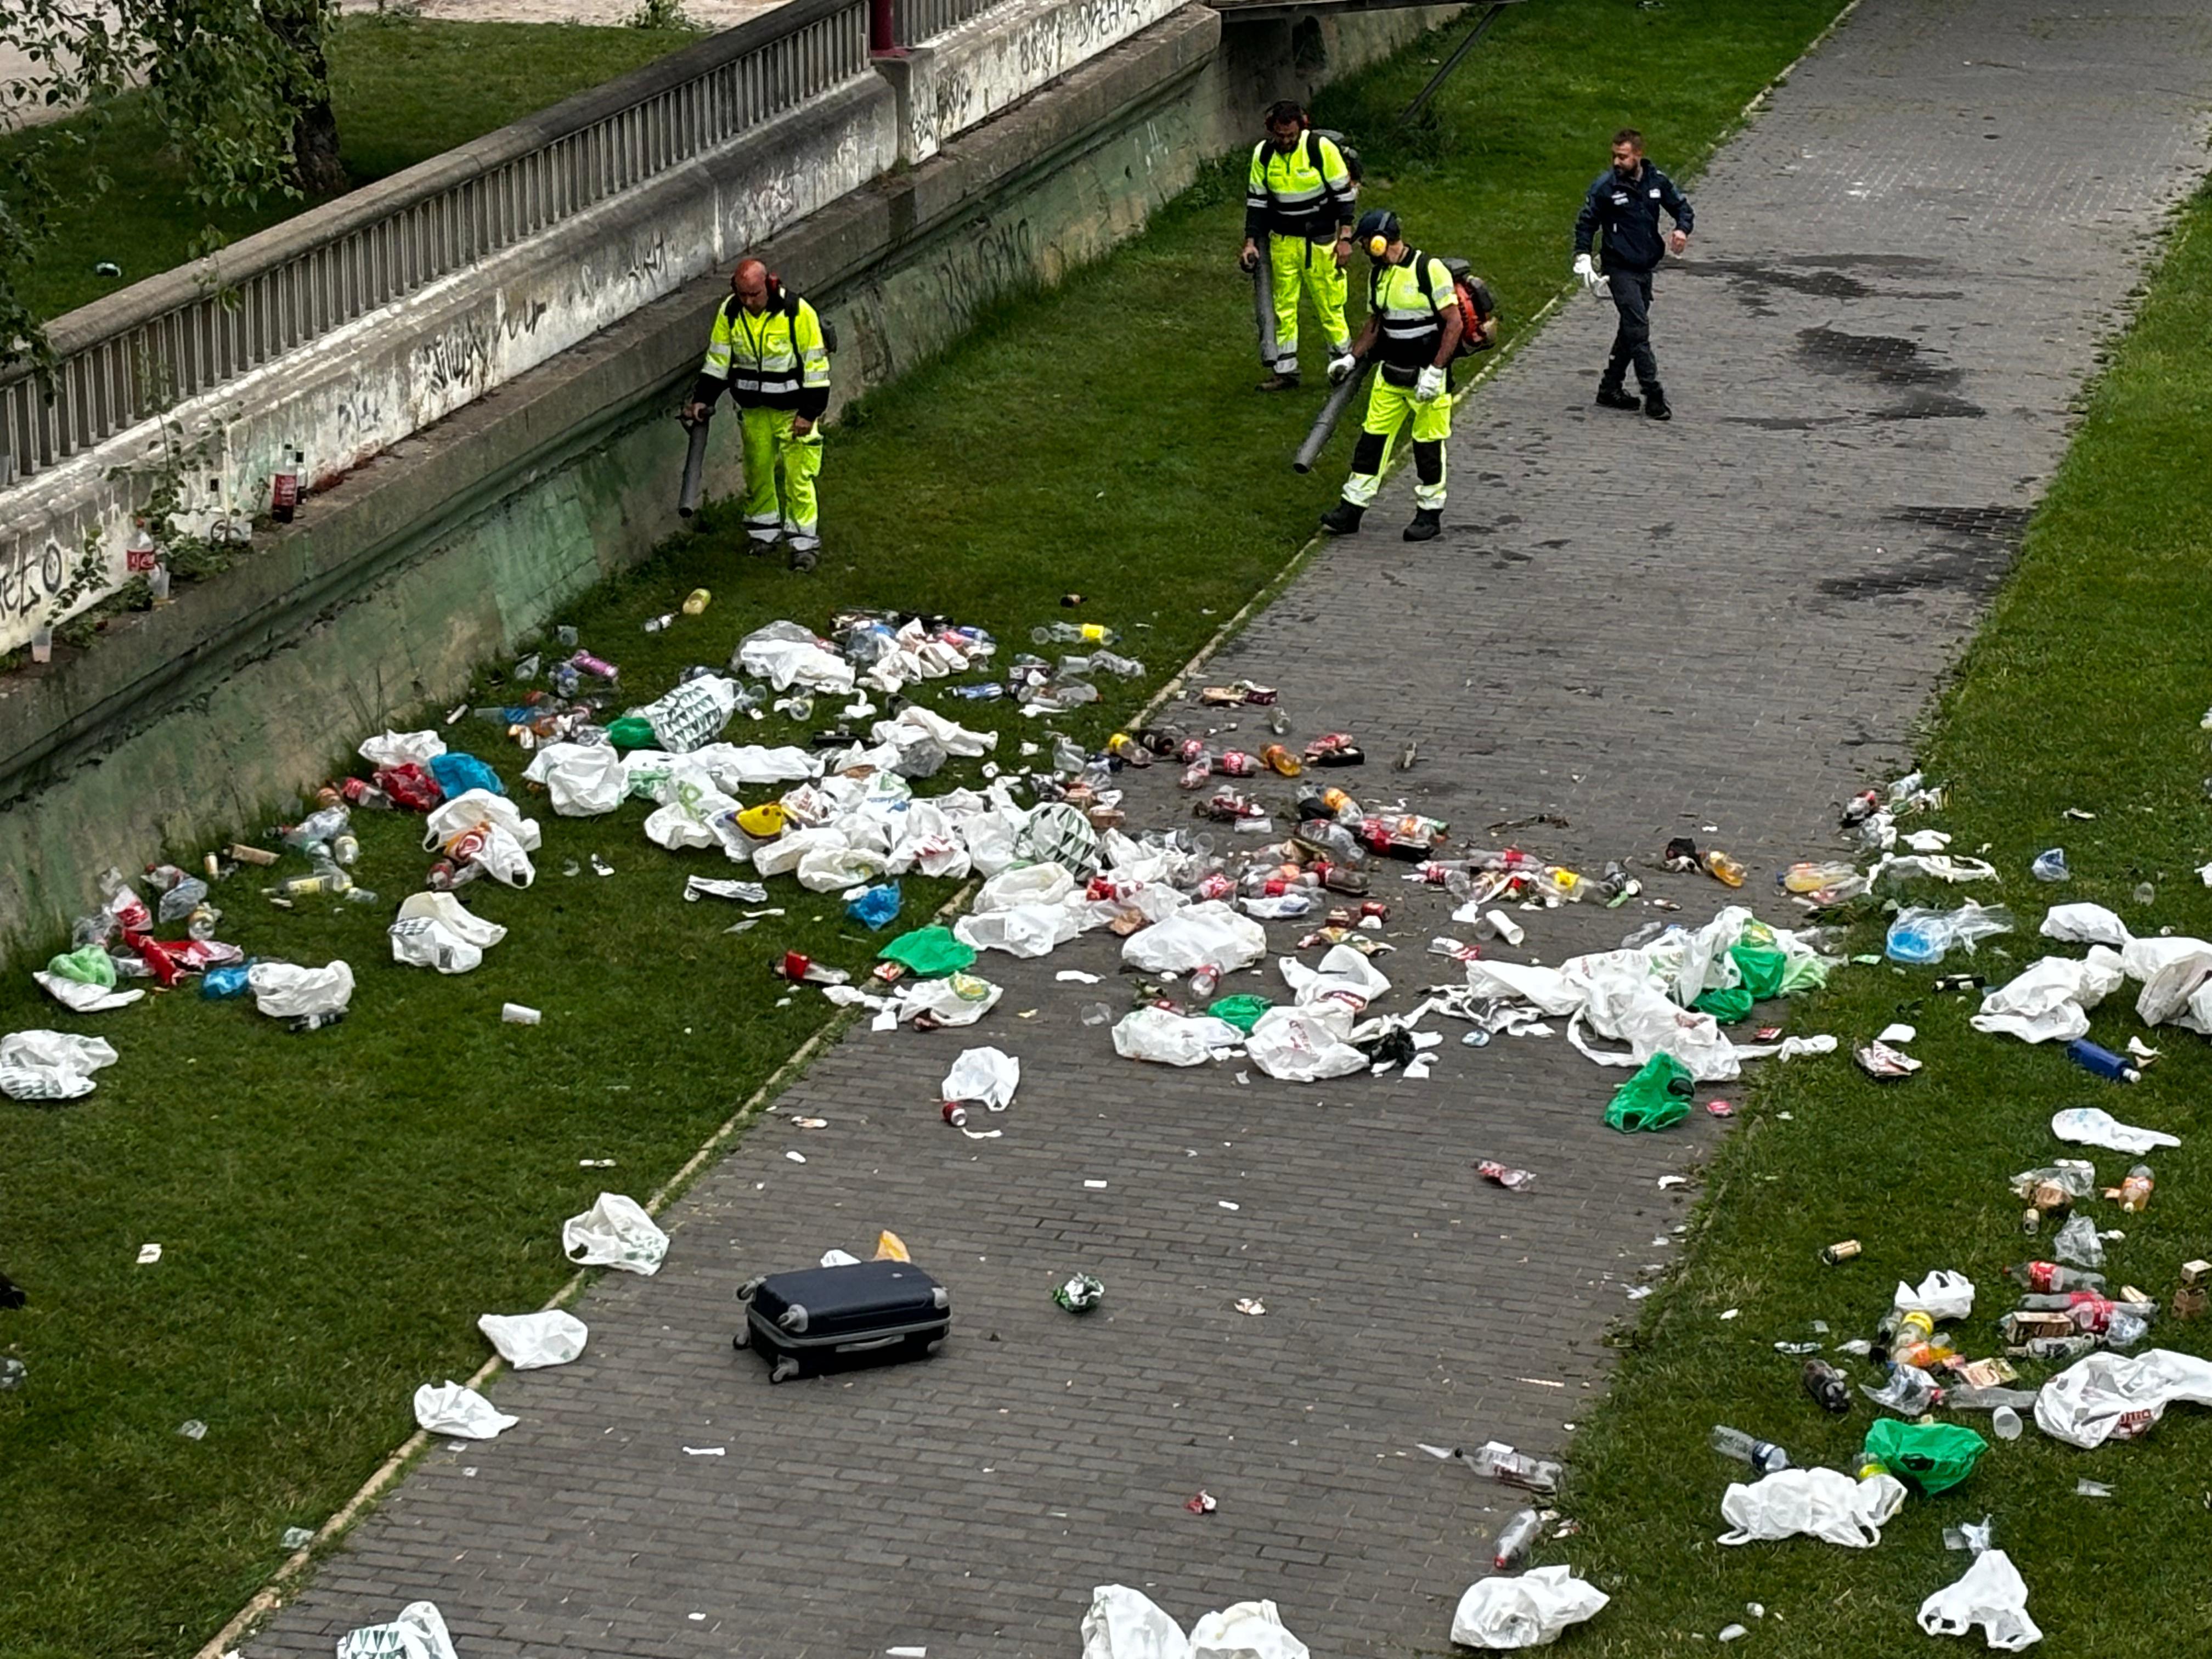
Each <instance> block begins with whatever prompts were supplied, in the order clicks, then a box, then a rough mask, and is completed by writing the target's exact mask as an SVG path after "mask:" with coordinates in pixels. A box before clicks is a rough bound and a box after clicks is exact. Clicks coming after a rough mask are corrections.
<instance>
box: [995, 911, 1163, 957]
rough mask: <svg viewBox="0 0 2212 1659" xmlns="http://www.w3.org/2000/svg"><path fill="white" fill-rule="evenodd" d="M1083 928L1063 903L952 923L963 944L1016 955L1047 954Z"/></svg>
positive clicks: (1072, 912)
mask: <svg viewBox="0 0 2212 1659" xmlns="http://www.w3.org/2000/svg"><path fill="white" fill-rule="evenodd" d="M1081 931H1082V924H1081V923H1080V922H1079V921H1078V920H1077V916H1076V913H1075V912H1074V911H1073V910H1071V909H1069V908H1066V906H1065V905H1060V904H1021V905H1017V906H1015V907H1014V908H1012V909H1011V910H994V911H992V912H991V913H990V914H989V915H981V916H963V917H961V918H960V920H959V921H956V922H954V923H953V924H952V936H953V937H954V938H955V939H958V940H959V941H960V942H961V943H962V944H963V945H970V946H972V947H974V948H975V950H978V951H1006V953H1007V954H1008V955H1010V956H1017V957H1042V956H1048V955H1050V954H1051V953H1052V952H1053V951H1054V950H1056V949H1058V948H1059V947H1060V945H1065V944H1066V943H1067V941H1068V940H1070V939H1073V938H1074V937H1075V936H1076V934H1078V933H1080V932H1081ZM1137 937H1139V938H1142V937H1143V935H1142V934H1139V935H1138V936H1137Z"/></svg>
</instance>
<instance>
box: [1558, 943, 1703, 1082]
mask: <svg viewBox="0 0 2212 1659" xmlns="http://www.w3.org/2000/svg"><path fill="white" fill-rule="evenodd" d="M1615 954H1628V955H1633V954H1634V953H1633V952H1627V953H1618V952H1617V953H1615ZM1586 984H1587V987H1588V992H1587V994H1588V999H1589V1000H1587V1001H1586V1002H1585V1003H1584V1004H1583V1006H1582V1007H1581V1008H1579V1009H1577V1011H1576V1012H1575V1014H1574V1016H1573V1018H1571V1019H1570V1020H1569V1021H1568V1022H1567V1041H1568V1042H1571V1043H1573V1044H1574V1045H1575V1047H1576V1048H1577V1049H1579V1050H1581V1052H1582V1053H1583V1054H1584V1055H1585V1056H1586V1057H1587V1058H1589V1059H1590V1060H1595V1061H1596V1062H1597V1063H1598V1064H1599V1065H1601V1066H1642V1065H1644V1063H1645V1062H1646V1061H1647V1060H1650V1058H1651V1056H1652V1055H1654V1054H1662V1053H1663V1054H1672V1055H1674V1058H1675V1059H1677V1060H1680V1061H1681V1062H1682V1064H1683V1065H1684V1066H1686V1067H1687V1068H1688V1069H1689V1073H1690V1075H1691V1076H1692V1077H1693V1078H1695V1079H1697V1080H1698V1081H1699V1082H1700V1083H1725V1082H1729V1081H1730V1080H1732V1079H1735V1078H1737V1077H1740V1076H1741V1075H1742V1066H1741V1056H1740V1055H1739V1054H1737V1052H1736V1049H1735V1044H1733V1043H1731V1042H1729V1040H1728V1039H1727V1038H1726V1037H1725V1036H1722V1035H1721V1029H1720V1024H1719V1022H1718V1021H1717V1020H1715V1019H1714V1018H1713V1017H1712V1016H1711V1014H1704V1013H1699V1012H1697V1011H1696V1010H1695V1009H1692V1008H1685V1007H1682V1006H1679V1005H1678V1004H1676V1003H1675V1002H1674V1000H1673V999H1671V998H1670V997H1668V995H1667V994H1665V993H1664V992H1663V991H1662V990H1660V989H1659V987H1657V985H1656V984H1655V983H1653V981H1651V979H1650V976H1649V975H1644V974H1640V973H1638V972H1637V971H1635V970H1634V969H1630V968H1627V967H1625V966H1618V965H1616V966H1610V967H1608V968H1607V969H1603V970H1601V971H1599V972H1596V973H1594V974H1592V975H1589V977H1588V979H1587V981H1586ZM1585 1024H1587V1025H1588V1027H1589V1030H1593V1031H1595V1033H1596V1034H1597V1035H1598V1036H1603V1037H1609V1038H1611V1039H1612V1040H1613V1041H1614V1042H1625V1043H1626V1044H1627V1045H1628V1050H1627V1052H1626V1054H1618V1053H1609V1052H1606V1051H1602V1050H1599V1049H1595V1048H1591V1047H1590V1046H1589V1041H1588V1039H1587V1038H1585V1037H1584V1036H1583V1028H1584V1026H1585Z"/></svg>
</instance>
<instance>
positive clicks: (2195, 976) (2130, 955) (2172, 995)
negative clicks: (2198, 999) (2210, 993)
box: [2120, 935, 2212, 1036]
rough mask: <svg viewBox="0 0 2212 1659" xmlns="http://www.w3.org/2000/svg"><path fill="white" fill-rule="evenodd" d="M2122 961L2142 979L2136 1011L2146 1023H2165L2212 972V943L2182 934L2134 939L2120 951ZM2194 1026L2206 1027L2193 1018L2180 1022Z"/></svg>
mask: <svg viewBox="0 0 2212 1659" xmlns="http://www.w3.org/2000/svg"><path fill="white" fill-rule="evenodd" d="M2120 965H2121V967H2122V968H2123V969H2124V970H2125V971H2126V973H2127V975H2128V977H2129V978H2130V979H2134V980H2140V981H2142V994H2140V995H2138V996H2137V997H2136V1014H2137V1015H2139V1016H2140V1017H2141V1018H2142V1023H2143V1024H2146V1025H2163V1024H2165V1023H2166V1021H2167V1020H2169V1019H2172V1018H2174V1016H2175V1015H2176V1014H2178V1013H2179V1012H2182V1010H2183V1009H2184V1008H2185V1006H2186V1005H2188V1003H2189V1001H2190V1000H2191V997H2192V996H2194V995H2195V994H2196V993H2197V989H2198V988H2199V987H2202V986H2203V983H2204V981H2205V980H2206V978H2207V977H2208V976H2212V945H2207V944H2206V943H2205V942H2204V941H2203V939H2187V938H2184V937H2181V936H2179V935H2174V936H2172V937H2167V938H2160V939H2130V940H2129V941H2128V943H2127V945H2125V947H2124V948H2123V949H2122V951H2120ZM2179 1024H2181V1025H2182V1026H2184V1027H2185V1029H2187V1030H2197V1031H2200V1032H2201V1033H2202V1034H2203V1035H2206V1036H2212V1031H2204V1030H2203V1027H2202V1026H2201V1025H2200V1024H2197V1022H2195V1021H2193V1020H2189V1019H2185V1020H2181V1021H2180V1022H2179Z"/></svg>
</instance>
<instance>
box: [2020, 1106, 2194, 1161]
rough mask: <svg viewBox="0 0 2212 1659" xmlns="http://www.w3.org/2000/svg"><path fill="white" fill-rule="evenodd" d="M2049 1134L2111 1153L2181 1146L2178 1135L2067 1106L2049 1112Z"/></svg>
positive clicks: (2095, 1109) (2103, 1112)
mask: <svg viewBox="0 0 2212 1659" xmlns="http://www.w3.org/2000/svg"><path fill="white" fill-rule="evenodd" d="M2051 1133H2053V1134H2055V1135H2057V1137H2058V1138H2059V1139H2061V1140H2070V1141H2072V1142H2073V1143H2074V1144H2075V1146H2102V1147H2103V1148H2104V1149H2105V1150H2106V1152H2150V1151H2151V1150H2153V1149H2154V1148H2155V1147H2160V1146H2179V1145H2181V1137H2180V1136H2179V1135H2170V1134H2167V1133H2166V1132H2165V1131H2164V1130H2162V1129H2141V1128H2137V1127H2136V1126H2135V1125H2134V1124H2132V1123H2123V1122H2121V1121H2119V1120H2118V1118H2116V1117H2114V1116H2113V1115H2112V1114H2111V1113H2110V1112H2108V1111H2106V1109H2104V1108H2103V1107H2101V1106H2069V1107H2068V1108H2066V1109H2065V1110H2063V1111H2061V1112H2056V1113H2053V1114H2052V1115H2051Z"/></svg>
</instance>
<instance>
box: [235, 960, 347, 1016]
mask: <svg viewBox="0 0 2212 1659" xmlns="http://www.w3.org/2000/svg"><path fill="white" fill-rule="evenodd" d="M246 987H247V988H248V989H250V990H251V991H252V993H253V1006H255V1007H257V1008H258V1009H260V1010H261V1012H263V1013H264V1014H267V1015H268V1016H269V1017H270V1018H271V1019H298V1018H300V1017H301V1016H302V1015H304V1014H335V1013H337V1012H338V1011H339V1010H340V1009H342V1008H343V1007H344V1006H346V1005H347V1004H348V1003H349V1002H351V1001H352V1000H353V969H350V968H349V967H348V966H346V964H345V963H343V962H332V963H325V965H324V966H322V967H320V968H301V967H298V966H296V965H295V964H294V963H289V962H257V963H254V964H253V966H252V967H251V968H249V969H246Z"/></svg>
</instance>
